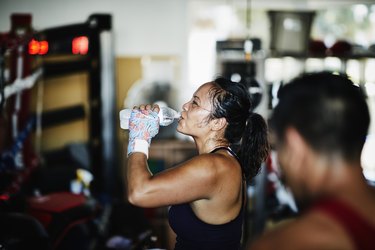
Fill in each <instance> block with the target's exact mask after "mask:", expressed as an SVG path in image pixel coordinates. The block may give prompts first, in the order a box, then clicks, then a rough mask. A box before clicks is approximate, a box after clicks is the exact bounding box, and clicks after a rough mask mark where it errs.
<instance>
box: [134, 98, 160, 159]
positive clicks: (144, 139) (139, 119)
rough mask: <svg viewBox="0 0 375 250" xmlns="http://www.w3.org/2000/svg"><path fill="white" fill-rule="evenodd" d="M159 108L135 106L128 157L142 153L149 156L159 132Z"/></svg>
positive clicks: (149, 105) (143, 105)
mask: <svg viewBox="0 0 375 250" xmlns="http://www.w3.org/2000/svg"><path fill="white" fill-rule="evenodd" d="M159 110H160V109H159V106H158V105H151V104H147V105H145V104H142V105H140V106H139V107H137V106H135V107H134V108H133V110H132V112H131V114H130V118H129V144H128V156H129V155H130V154H132V153H134V152H142V153H144V154H146V155H147V156H148V147H149V146H150V144H151V139H152V138H153V137H154V136H155V135H157V134H158V132H159V117H158V112H159Z"/></svg>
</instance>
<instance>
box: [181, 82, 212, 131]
mask: <svg viewBox="0 0 375 250" xmlns="http://www.w3.org/2000/svg"><path fill="white" fill-rule="evenodd" d="M212 86H213V84H212V83H210V82H208V83H205V84H203V85H201V86H200V87H199V88H198V89H197V90H196V91H195V93H194V94H193V97H192V98H191V100H190V101H189V102H187V103H185V104H184V105H182V112H181V119H180V121H179V122H178V126H177V131H178V132H180V133H182V134H186V135H190V136H193V137H196V136H202V135H205V134H207V132H208V126H207V125H208V122H209V120H208V118H209V116H210V114H211V110H212V103H211V97H210V95H209V90H210V89H211V88H212Z"/></svg>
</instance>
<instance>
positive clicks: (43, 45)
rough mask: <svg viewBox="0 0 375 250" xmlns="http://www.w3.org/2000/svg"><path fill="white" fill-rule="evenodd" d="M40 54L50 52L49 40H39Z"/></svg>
mask: <svg viewBox="0 0 375 250" xmlns="http://www.w3.org/2000/svg"><path fill="white" fill-rule="evenodd" d="M39 46H40V48H39V55H45V54H47V52H48V42H47V41H40V42H39Z"/></svg>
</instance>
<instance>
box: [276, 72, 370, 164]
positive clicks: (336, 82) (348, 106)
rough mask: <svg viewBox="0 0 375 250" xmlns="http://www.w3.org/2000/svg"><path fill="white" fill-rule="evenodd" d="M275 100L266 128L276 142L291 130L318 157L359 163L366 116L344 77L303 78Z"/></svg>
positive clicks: (320, 75) (318, 74) (363, 104)
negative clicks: (328, 156)
mask: <svg viewBox="0 0 375 250" xmlns="http://www.w3.org/2000/svg"><path fill="white" fill-rule="evenodd" d="M278 97H279V103H278V105H277V106H276V108H275V109H274V111H273V114H272V116H271V119H270V124H269V125H270V128H271V130H272V131H273V132H274V133H275V134H276V138H277V139H278V140H279V141H281V142H283V140H284V135H285V130H286V128H287V127H289V126H291V127H294V128H295V129H297V131H298V132H299V133H300V134H301V135H302V136H303V138H304V139H305V140H306V142H307V143H309V144H310V145H311V147H312V148H313V149H314V150H316V151H318V152H319V153H324V154H326V155H330V154H337V153H338V154H340V155H341V156H342V157H343V158H344V159H346V160H349V161H352V160H354V161H358V160H359V159H360V156H361V152H362V148H363V145H364V143H365V140H366V136H367V132H368V128H369V123H370V114H369V110H368V106H367V103H366V98H365V95H364V94H363V92H362V91H361V89H360V88H359V87H358V86H356V85H354V84H353V82H352V81H351V80H350V79H349V78H348V76H347V75H344V74H334V73H331V72H316V73H308V74H303V75H302V76H300V77H297V78H296V79H294V80H292V81H291V82H290V83H289V84H286V85H285V86H284V87H283V88H282V89H281V90H280V92H279V96H278Z"/></svg>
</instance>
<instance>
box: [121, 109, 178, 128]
mask: <svg viewBox="0 0 375 250" xmlns="http://www.w3.org/2000/svg"><path fill="white" fill-rule="evenodd" d="M131 112H132V109H123V110H121V111H120V127H121V128H122V129H129V118H130V114H131ZM158 116H159V124H160V126H168V125H170V124H172V123H173V121H174V120H175V119H178V118H180V116H181V114H180V113H179V112H177V111H176V110H174V109H171V108H169V107H160V111H159V113H158Z"/></svg>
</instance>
